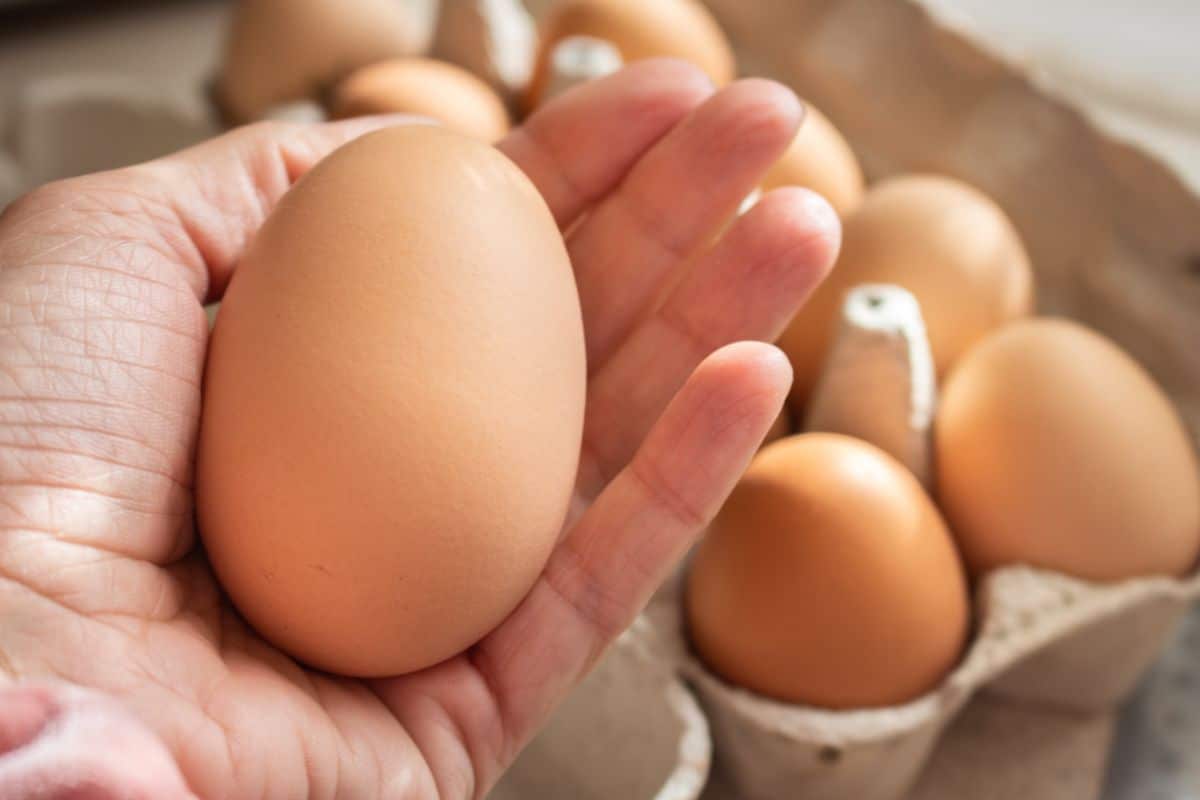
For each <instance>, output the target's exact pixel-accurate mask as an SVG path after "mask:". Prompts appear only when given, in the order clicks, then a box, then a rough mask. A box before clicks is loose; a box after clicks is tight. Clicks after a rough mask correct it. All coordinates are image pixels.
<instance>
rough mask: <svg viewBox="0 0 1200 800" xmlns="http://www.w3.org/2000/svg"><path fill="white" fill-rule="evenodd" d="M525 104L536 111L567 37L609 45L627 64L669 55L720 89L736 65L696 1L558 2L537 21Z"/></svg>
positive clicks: (721, 36)
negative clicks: (688, 64)
mask: <svg viewBox="0 0 1200 800" xmlns="http://www.w3.org/2000/svg"><path fill="white" fill-rule="evenodd" d="M539 35H540V43H539V46H538V55H537V61H536V63H535V64H534V68H533V80H532V81H531V83H530V86H529V89H528V92H527V95H526V106H527V108H529V109H533V108H536V107H537V105H538V104H539V103H540V102H541V99H542V93H543V92H544V91H545V89H546V84H547V81H548V79H549V69H550V55H551V53H552V52H553V51H554V48H555V46H556V45H557V44H558V43H559V42H561V41H562V40H563V39H566V38H567V37H569V36H591V37H593V38H596V39H603V40H605V41H608V42H611V43H612V44H613V45H615V46H616V48H617V50H619V51H620V53H621V58H622V59H624V61H625V63H626V64H628V63H629V62H631V61H639V60H641V59H644V58H654V57H659V56H670V57H674V58H681V59H683V60H685V61H690V62H692V63H693V64H695V65H696V66H698V67H700V69H702V70H704V71H705V72H706V73H708V76H709V77H710V78H712V79H713V82H714V83H716V84H717V85H718V86H722V85H724V84H726V83H729V82H730V81H731V80H733V77H734V72H735V69H736V65H735V64H734V60H733V51H732V49H731V48H730V46H729V41H728V40H727V39H726V38H725V34H724V32H723V31H722V30H721V28H720V26H718V25H717V22H716V20H714V19H713V18H712V15H711V14H709V12H708V10H707V9H705V8H704V6H703V5H701V4H700V3H698V2H696V0H653V2H646V0H563V2H560V3H558V4H556V5H555V6H553V7H552V8H551V9H550V11H549V12H548V13H547V14H546V17H545V18H544V19H543V20H542V24H541V29H540V31H539Z"/></svg>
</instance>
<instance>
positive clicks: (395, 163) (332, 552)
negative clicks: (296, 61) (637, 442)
mask: <svg viewBox="0 0 1200 800" xmlns="http://www.w3.org/2000/svg"><path fill="white" fill-rule="evenodd" d="M584 388H585V366H584V347H583V329H582V323H581V319H580V310H579V302H578V299H577V295H576V291H575V284H574V277H573V274H572V271H571V265H570V263H569V261H568V258H567V253H566V250H565V248H564V245H563V240H562V237H561V236H560V234H559V231H558V229H557V228H556V226H555V223H554V220H553V218H552V216H551V214H550V211H549V210H548V209H547V207H546V205H545V203H544V202H543V200H542V198H541V197H540V196H539V194H538V192H537V190H536V189H535V188H534V187H533V185H532V184H531V183H530V182H529V180H528V179H527V178H526V177H525V175H524V174H523V173H522V172H521V171H520V170H519V169H518V168H517V167H516V166H514V165H513V164H512V163H511V162H510V161H508V159H506V158H505V157H504V156H503V155H501V153H500V152H499V151H497V150H495V149H494V148H491V147H488V146H486V145H484V144H482V143H480V142H478V141H476V140H474V139H470V138H468V137H465V136H461V135H459V134H455V133H451V132H449V131H446V130H444V129H441V128H437V127H432V126H407V127H400V128H392V129H388V130H385V131H382V132H379V133H375V134H372V135H369V136H367V137H365V138H362V139H359V140H357V141H355V142H353V143H351V144H349V145H347V146H346V147H344V148H342V149H341V150H338V151H337V152H336V153H334V154H333V155H332V156H330V157H329V158H327V159H326V160H325V161H323V162H322V163H321V164H319V165H318V166H317V167H316V168H315V169H314V170H312V171H311V172H310V173H309V174H308V175H307V176H305V177H304V178H303V179H301V180H300V182H299V183H298V184H297V185H296V186H295V187H294V188H293V189H292V190H291V191H290V192H289V193H288V194H287V196H285V197H284V199H283V201H282V202H281V203H280V204H279V206H278V208H277V209H276V210H275V211H274V212H273V213H272V214H271V216H270V217H269V218H268V219H267V221H266V223H265V224H264V225H263V227H262V229H261V230H260V231H259V233H258V235H257V236H256V238H255V239H254V241H253V243H252V245H251V246H250V248H249V251H248V252H247V253H246V255H245V257H244V258H243V259H242V261H241V263H240V264H239V266H238V268H237V271H236V273H235V275H234V277H233V280H232V283H231V284H230V286H229V289H228V291H227V292H226V294H225V300H224V303H223V305H222V307H221V313H220V314H219V316H218V317H217V322H216V326H215V329H214V332H213V334H212V341H211V344H210V348H209V356H208V367H207V372H206V375H205V385H204V406H203V419H202V423H201V430H200V443H199V455H198V465H197V471H198V475H197V481H198V485H197V493H198V497H197V504H198V514H199V522H200V527H201V533H202V536H203V540H204V545H205V549H206V551H207V553H208V556H209V558H210V559H211V561H212V564H213V567H214V568H215V570H216V573H217V576H218V578H219V579H220V582H221V584H222V585H223V586H224V587H225V589H226V590H227V591H228V592H229V595H230V597H231V598H232V599H233V602H234V604H235V605H236V606H237V608H238V609H239V610H240V611H241V612H242V614H243V615H244V616H245V617H246V619H247V620H248V621H249V623H250V624H251V625H252V626H253V627H254V628H255V629H256V630H257V631H258V632H259V633H260V634H262V635H263V636H264V637H265V638H266V639H267V640H268V641H270V642H271V643H273V644H274V645H276V646H278V647H279V648H281V649H282V650H284V651H285V652H287V653H289V654H291V655H293V656H295V657H296V658H298V659H300V660H301V661H304V662H306V663H308V664H310V665H312V666H315V667H319V668H321V669H325V670H328V671H330V672H335V673H341V674H345V675H356V676H381V675H393V674H398V673H404V672H409V671H412V670H416V669H420V668H423V667H427V666H429V665H431V664H434V663H436V662H439V661H441V660H443V659H445V658H448V657H450V656H452V655H454V654H456V653H459V652H461V651H462V650H463V649H464V648H467V647H468V646H470V645H471V644H473V643H474V642H476V641H478V640H479V639H480V637H482V636H483V635H484V634H486V633H487V632H488V631H490V630H492V629H493V628H494V627H496V625H497V624H498V623H500V621H501V620H503V619H504V618H505V616H507V615H508V614H509V613H510V612H511V611H512V610H513V608H514V607H515V606H516V605H517V603H518V602H519V601H520V600H521V599H522V598H523V597H524V596H525V595H526V593H527V592H528V591H529V589H530V588H531V587H532V585H533V584H534V581H535V580H536V578H537V576H538V574H539V573H540V572H541V570H542V567H543V566H544V564H545V562H546V559H547V557H548V554H549V553H550V551H551V549H552V548H553V546H554V544H555V541H556V538H557V537H558V535H559V532H560V530H561V526H562V524H563V519H564V515H565V513H566V509H567V503H568V501H569V497H570V493H571V490H572V486H573V484H574V481H575V470H576V466H577V460H578V457H579V445H580V436H581V430H582V424H583V402H584Z"/></svg>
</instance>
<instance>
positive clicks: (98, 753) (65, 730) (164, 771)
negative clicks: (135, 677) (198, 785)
mask: <svg viewBox="0 0 1200 800" xmlns="http://www.w3.org/2000/svg"><path fill="white" fill-rule="evenodd" d="M10 715H14V716H15V717H17V718H18V720H19V721H18V722H16V723H12V724H9V723H6V724H5V728H4V731H3V732H0V735H8V734H11V733H13V732H14V731H15V730H16V727H17V726H20V727H22V731H21V732H20V735H19V736H18V737H16V738H15V739H9V740H8V741H6V742H3V743H0V797H12V798H18V797H45V798H60V797H61V798H66V797H88V798H95V800H110V798H111V800H117V799H118V798H132V799H133V800H152V799H153V800H159V799H160V798H161V800H194V797H195V796H194V795H193V794H192V793H191V792H190V791H189V790H188V788H187V786H186V784H185V782H184V780H183V777H182V776H181V775H180V773H179V768H178V767H177V766H176V765H175V762H174V760H173V759H172V758H171V756H170V754H169V753H168V752H167V750H166V748H165V747H164V746H163V744H162V743H161V742H160V741H159V740H158V739H157V737H155V736H154V734H152V733H151V732H150V730H149V729H148V728H146V727H145V726H144V725H143V724H142V723H141V722H139V721H138V720H137V719H136V718H134V717H133V715H131V714H130V713H129V712H127V711H126V710H125V709H124V708H122V707H121V706H119V705H118V704H117V703H116V702H115V701H113V700H111V699H110V698H108V697H105V696H103V695H100V694H97V693H95V692H91V691H86V690H83V689H78V688H76V687H72V686H67V685H59V684H54V685H14V686H9V687H6V688H4V689H0V719H7V718H8V717H9V716H10Z"/></svg>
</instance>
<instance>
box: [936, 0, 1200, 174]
mask: <svg viewBox="0 0 1200 800" xmlns="http://www.w3.org/2000/svg"><path fill="white" fill-rule="evenodd" d="M917 2H919V3H921V4H922V5H924V6H925V7H926V8H928V9H929V10H930V11H931V12H933V13H934V14H935V15H936V16H937V17H938V18H939V19H940V20H941V21H943V22H945V23H948V24H950V25H951V26H952V27H955V28H958V29H960V30H963V31H965V32H969V33H972V34H974V35H975V36H977V37H979V38H981V39H983V40H985V41H986V42H987V43H988V46H989V47H990V48H991V49H992V50H993V51H994V52H996V53H997V54H999V55H1002V56H1003V57H1004V58H1005V59H1006V60H1009V61H1011V62H1012V63H1015V64H1019V65H1021V66H1022V67H1023V68H1025V69H1026V70H1028V71H1029V72H1030V74H1032V75H1033V77H1034V79H1035V80H1036V81H1037V83H1038V84H1039V85H1040V86H1041V87H1042V88H1044V89H1046V90H1048V91H1051V92H1054V93H1055V94H1057V95H1059V96H1060V97H1063V98H1066V99H1068V100H1070V101H1071V102H1072V103H1073V104H1074V105H1077V106H1078V107H1080V108H1081V109H1082V110H1084V111H1085V112H1086V113H1088V115H1089V116H1091V117H1092V119H1093V120H1095V121H1096V122H1097V123H1098V124H1100V125H1102V126H1103V127H1105V128H1106V129H1107V130H1109V131H1110V132H1111V133H1113V134H1114V135H1116V136H1119V137H1121V138H1124V139H1127V140H1130V141H1135V142H1138V143H1139V144H1141V145H1142V146H1143V147H1146V148H1148V149H1151V150H1152V151H1154V152H1155V154H1156V155H1158V156H1159V157H1161V158H1163V159H1164V160H1165V161H1167V162H1168V163H1169V164H1170V165H1171V166H1172V167H1173V168H1174V169H1175V170H1176V171H1177V172H1178V173H1180V174H1181V175H1182V176H1184V177H1185V179H1186V180H1187V181H1188V182H1189V183H1190V184H1191V186H1192V187H1193V188H1194V189H1196V190H1198V191H1200V46H1197V36H1200V2H1197V0H1141V1H1140V2H1139V0H1103V2H1096V0H1050V2H1047V1H1046V0H1008V1H1007V2H996V0H917Z"/></svg>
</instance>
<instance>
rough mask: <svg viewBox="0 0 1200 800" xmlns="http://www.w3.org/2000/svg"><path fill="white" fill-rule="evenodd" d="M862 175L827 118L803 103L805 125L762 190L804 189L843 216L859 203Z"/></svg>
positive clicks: (769, 173)
mask: <svg viewBox="0 0 1200 800" xmlns="http://www.w3.org/2000/svg"><path fill="white" fill-rule="evenodd" d="M863 185H864V183H863V173H862V167H860V166H859V164H858V159H857V158H855V156H854V151H853V150H851V149H850V144H849V143H848V142H847V141H846V139H845V137H843V136H842V134H841V133H840V132H839V131H838V129H837V128H835V127H834V126H833V123H832V122H830V121H829V118H828V117H826V116H825V115H824V114H822V113H821V112H820V111H818V110H817V109H816V108H814V107H813V105H812V104H811V103H807V102H806V103H805V115H804V124H803V125H801V126H800V131H799V132H798V133H797V134H796V138H795V139H793V140H792V144H791V146H789V147H788V149H787V151H786V152H785V153H784V154H783V156H782V157H781V158H780V159H779V161H777V162H776V163H775V166H774V167H772V168H771V171H770V172H768V173H767V176H766V178H764V179H763V184H762V186H763V189H764V190H766V191H770V190H771V189H777V188H779V187H781V186H803V187H804V188H806V189H812V190H813V191H814V192H816V193H817V194H819V195H821V196H822V197H824V198H825V199H826V200H828V201H829V204H830V205H831V206H833V208H834V210H835V211H837V213H838V215H840V216H843V217H844V216H845V215H847V214H849V213H850V212H851V211H853V210H854V209H855V208H856V207H857V206H858V204H859V202H861V201H862V196H863Z"/></svg>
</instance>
